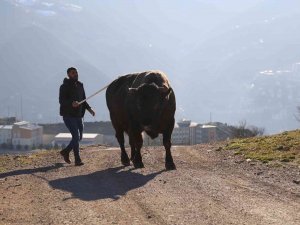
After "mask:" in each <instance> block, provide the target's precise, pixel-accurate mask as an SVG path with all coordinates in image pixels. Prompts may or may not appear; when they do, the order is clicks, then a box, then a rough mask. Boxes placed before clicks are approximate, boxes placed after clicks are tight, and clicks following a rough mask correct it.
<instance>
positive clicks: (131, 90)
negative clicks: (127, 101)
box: [128, 87, 137, 94]
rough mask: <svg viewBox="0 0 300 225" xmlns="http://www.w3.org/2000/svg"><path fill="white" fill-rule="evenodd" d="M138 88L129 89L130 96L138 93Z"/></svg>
mask: <svg viewBox="0 0 300 225" xmlns="http://www.w3.org/2000/svg"><path fill="white" fill-rule="evenodd" d="M136 90H137V88H129V87H128V94H134V93H135V92H136Z"/></svg>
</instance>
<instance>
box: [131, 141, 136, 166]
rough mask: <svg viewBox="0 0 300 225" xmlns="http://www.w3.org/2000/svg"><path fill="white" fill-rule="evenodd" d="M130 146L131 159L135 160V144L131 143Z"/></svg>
mask: <svg viewBox="0 0 300 225" xmlns="http://www.w3.org/2000/svg"><path fill="white" fill-rule="evenodd" d="M130 148H131V155H130V160H131V161H132V162H133V159H134V156H135V147H134V144H133V143H132V144H130Z"/></svg>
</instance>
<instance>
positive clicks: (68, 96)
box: [59, 78, 91, 117]
mask: <svg viewBox="0 0 300 225" xmlns="http://www.w3.org/2000/svg"><path fill="white" fill-rule="evenodd" d="M84 99H86V97H85V91H84V87H83V84H82V83H81V82H79V81H73V80H71V79H68V78H65V79H64V82H63V84H62V85H61V86H60V88H59V104H60V115H61V116H66V117H83V116H84V113H85V110H86V109H90V108H91V107H90V106H89V104H88V103H87V102H84V103H82V104H81V105H80V106H79V107H77V108H74V107H73V106H72V102H73V101H78V102H80V101H82V100H84Z"/></svg>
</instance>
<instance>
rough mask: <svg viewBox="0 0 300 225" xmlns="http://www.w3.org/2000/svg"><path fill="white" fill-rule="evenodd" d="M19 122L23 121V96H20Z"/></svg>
mask: <svg viewBox="0 0 300 225" xmlns="http://www.w3.org/2000/svg"><path fill="white" fill-rule="evenodd" d="M21 120H22V121H23V95H22V94H21Z"/></svg>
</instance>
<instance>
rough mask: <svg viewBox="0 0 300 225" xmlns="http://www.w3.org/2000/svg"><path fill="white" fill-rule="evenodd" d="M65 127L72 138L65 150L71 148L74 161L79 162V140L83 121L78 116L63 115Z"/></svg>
mask: <svg viewBox="0 0 300 225" xmlns="http://www.w3.org/2000/svg"><path fill="white" fill-rule="evenodd" d="M63 120H64V123H65V125H66V127H67V128H68V129H69V131H70V133H71V135H72V140H71V141H70V143H69V145H68V146H67V147H66V148H65V150H66V151H67V152H71V151H72V149H73V152H74V158H75V162H81V159H80V155H79V141H80V140H81V139H82V132H83V121H82V118H80V117H63Z"/></svg>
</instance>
